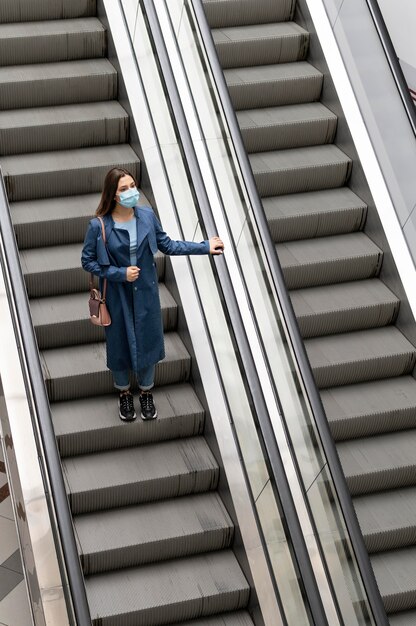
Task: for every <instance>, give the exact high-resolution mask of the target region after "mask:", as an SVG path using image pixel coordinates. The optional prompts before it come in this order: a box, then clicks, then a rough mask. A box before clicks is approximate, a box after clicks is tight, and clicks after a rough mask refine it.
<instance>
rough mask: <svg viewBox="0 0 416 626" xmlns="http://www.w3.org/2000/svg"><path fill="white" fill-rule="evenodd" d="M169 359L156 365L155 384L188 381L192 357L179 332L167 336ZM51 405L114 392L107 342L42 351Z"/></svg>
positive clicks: (166, 343) (166, 358)
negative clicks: (108, 365) (107, 356)
mask: <svg viewBox="0 0 416 626" xmlns="http://www.w3.org/2000/svg"><path fill="white" fill-rule="evenodd" d="M165 349H166V357H165V359H164V360H163V361H160V362H159V363H158V364H157V366H156V373H155V384H156V385H157V386H160V385H169V384H172V383H183V382H185V381H186V380H188V378H189V373H190V368H191V364H190V356H189V354H188V352H187V351H186V348H185V346H184V345H183V343H182V342H181V340H180V339H179V336H178V335H177V334H176V333H167V334H166V335H165ZM41 363H42V368H43V374H44V378H45V381H46V388H47V390H48V395H49V399H50V401H51V402H59V401H62V400H70V399H76V398H87V397H90V396H94V395H99V394H104V393H114V387H113V380H112V376H111V373H110V370H109V369H107V367H106V346H105V343H91V344H85V345H80V346H68V347H66V348H55V349H52V350H44V351H43V352H41Z"/></svg>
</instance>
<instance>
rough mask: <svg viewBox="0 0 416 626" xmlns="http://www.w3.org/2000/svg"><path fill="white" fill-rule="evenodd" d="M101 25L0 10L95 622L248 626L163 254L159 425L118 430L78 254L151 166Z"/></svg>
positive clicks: (7, 160)
mask: <svg viewBox="0 0 416 626" xmlns="http://www.w3.org/2000/svg"><path fill="white" fill-rule="evenodd" d="M95 16H96V3H95V0H77V1H74V0H64V1H63V2H59V3H49V2H33V1H31V0H20V1H13V2H2V3H1V6H0V110H1V112H0V165H1V168H2V170H3V174H4V178H5V183H6V187H7V192H8V198H9V202H10V208H11V214H12V220H13V224H14V228H15V232H16V238H17V241H18V245H19V250H20V260H21V267H22V270H23V273H24V277H25V282H26V287H27V292H28V296H29V299H30V307H31V313H32V319H33V324H34V327H35V331H36V335H37V339H38V345H39V349H40V353H41V362H42V368H43V375H44V379H45V382H46V387H47V391H48V396H49V400H50V403H51V410H52V417H53V423H54V428H55V433H56V437H57V441H58V446H59V450H60V453H61V458H62V465H63V469H64V477H65V482H66V486H67V493H68V498H69V502H70V506H71V510H72V514H73V516H74V527H75V531H76V539H77V545H78V549H79V554H80V558H81V563H82V567H83V571H84V575H85V583H86V591H87V597H88V602H89V607H90V612H91V618H92V623H93V624H97V625H98V624H104V623H105V624H107V625H114V626H116V625H118V624H133V623H134V624H143V625H146V626H150V625H152V624H154V625H156V624H167V623H170V624H173V623H182V622H183V621H185V620H195V619H196V620H197V621H195V622H194V621H192V622H191V621H187V623H189V624H191V623H195V624H197V623H198V624H199V623H201V624H202V623H204V624H206V623H209V624H212V626H214V625H217V624H218V625H220V624H222V625H225V624H226V625H227V626H237V625H239V626H249V625H252V624H253V622H252V619H251V617H250V615H249V613H248V612H247V610H246V609H247V607H248V603H249V596H250V586H249V584H248V582H247V580H246V578H245V576H244V574H243V572H242V570H241V568H240V565H239V563H238V561H237V559H236V557H235V555H234V553H233V551H232V544H233V538H234V525H233V522H232V519H231V517H230V514H229V513H228V512H227V509H226V508H225V505H224V503H223V502H222V500H221V498H220V495H219V493H218V485H219V480H220V467H219V464H218V462H217V461H216V459H215V457H214V454H213V453H212V451H211V450H210V448H209V446H208V444H207V442H206V440H205V438H204V434H203V433H204V418H205V415H204V408H203V406H202V404H201V402H200V400H199V399H198V397H197V394H196V392H195V390H194V388H193V387H192V385H191V383H190V380H189V379H190V371H191V356H190V354H189V352H188V351H187V349H186V348H185V345H184V344H183V342H182V340H181V338H180V337H179V334H178V332H177V321H178V305H177V303H176V302H175V300H174V298H173V297H172V295H171V293H170V292H169V290H168V288H167V287H166V285H165V284H164V277H165V260H164V258H163V256H162V255H158V256H157V259H156V261H157V271H158V276H159V280H160V297H161V304H162V313H163V323H164V330H165V347H166V359H165V360H164V361H163V362H161V363H160V364H159V365H158V366H157V370H156V385H157V389H156V391H155V394H154V395H155V402H156V404H157V407H158V413H159V417H158V419H157V420H156V421H154V422H151V423H145V422H142V421H141V420H137V421H136V422H134V423H133V424H129V425H126V424H123V423H121V422H120V420H119V418H118V415H117V402H116V397H115V396H114V393H113V388H112V380H111V376H110V374H109V372H108V370H107V369H106V367H105V344H104V341H103V339H104V337H103V334H102V333H101V330H100V329H98V328H96V327H93V326H92V325H91V324H90V322H89V320H88V319H86V307H87V293H86V287H87V282H88V278H87V276H86V274H85V272H83V270H82V269H81V267H80V253H81V247H82V241H83V237H84V233H85V229H86V225H87V224H88V221H89V219H90V218H91V216H92V215H93V214H94V211H95V209H96V207H97V204H98V200H99V191H100V188H101V185H102V181H103V178H104V175H105V173H106V172H107V171H108V169H110V168H111V167H114V166H121V167H125V168H127V169H128V170H130V171H131V172H132V173H133V174H135V175H136V177H137V179H138V180H139V181H140V178H141V173H142V170H143V163H141V162H140V160H139V158H138V156H137V154H136V152H135V151H134V150H133V148H132V147H131V145H130V144H129V139H130V135H129V116H128V114H127V113H126V111H125V110H124V108H123V107H122V106H121V105H120V103H119V102H118V100H117V97H118V87H119V85H118V76H117V71H116V69H115V67H114V66H113V65H112V64H111V63H110V61H109V60H108V58H106V54H107V36H106V31H105V29H104V27H103V25H102V23H101V22H100V21H99V20H98V19H97V18H96V17H95ZM141 198H142V200H141V203H142V204H147V201H146V198H145V197H144V194H142V196H141ZM112 394H113V395H112ZM198 618H206V619H202V620H201V621H198ZM207 620H208V621H207Z"/></svg>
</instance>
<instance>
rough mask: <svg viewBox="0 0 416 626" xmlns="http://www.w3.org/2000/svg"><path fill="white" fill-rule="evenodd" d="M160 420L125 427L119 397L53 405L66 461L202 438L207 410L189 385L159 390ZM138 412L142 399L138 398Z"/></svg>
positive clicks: (157, 388) (136, 422)
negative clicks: (114, 451)
mask: <svg viewBox="0 0 416 626" xmlns="http://www.w3.org/2000/svg"><path fill="white" fill-rule="evenodd" d="M153 397H154V400H155V404H156V406H157V413H158V417H157V419H156V420H152V421H148V422H145V421H143V420H142V419H140V418H137V419H136V420H135V421H134V422H132V423H131V424H128V425H127V424H125V423H124V422H122V421H121V420H120V418H119V416H118V406H117V397H116V395H115V394H114V395H110V396H100V397H92V398H84V399H82V400H71V401H70V402H58V403H54V404H52V405H51V410H52V420H53V425H54V430H55V434H56V438H57V441H58V447H59V452H60V454H61V456H62V457H66V456H74V455H77V454H89V453H91V452H98V451H104V450H110V449H115V448H123V447H128V446H136V445H141V444H146V443H152V442H155V441H164V440H167V439H176V438H177V437H191V436H193V435H200V434H201V433H202V430H203V427H204V415H205V413H204V409H203V407H202V405H201V403H200V401H199V400H198V397H197V395H196V394H195V391H194V389H193V388H192V387H191V385H190V384H189V383H184V384H178V385H168V386H166V387H156V388H155V389H154V391H153ZM135 404H136V407H137V408H138V398H137V396H135Z"/></svg>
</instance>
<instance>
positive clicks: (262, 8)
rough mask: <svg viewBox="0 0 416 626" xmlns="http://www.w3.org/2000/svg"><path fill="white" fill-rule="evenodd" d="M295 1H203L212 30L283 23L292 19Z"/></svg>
mask: <svg viewBox="0 0 416 626" xmlns="http://www.w3.org/2000/svg"><path fill="white" fill-rule="evenodd" d="M295 4H296V2H295V0H279V2H276V0H257V1H256V2H253V0H203V6H204V10H205V15H206V17H207V20H208V23H209V25H210V26H211V28H221V27H225V26H241V25H244V24H263V23H267V22H283V21H285V20H289V19H291V17H292V15H293V11H294V9H295Z"/></svg>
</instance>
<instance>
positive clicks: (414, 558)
mask: <svg viewBox="0 0 416 626" xmlns="http://www.w3.org/2000/svg"><path fill="white" fill-rule="evenodd" d="M371 564H372V566H373V569H374V573H375V575H376V578H377V582H378V585H379V589H380V593H381V596H382V598H383V600H384V605H385V607H386V610H387V612H388V613H389V612H396V611H406V610H407V609H410V608H413V607H414V605H415V604H416V591H415V589H416V548H414V547H412V548H406V549H405V550H397V551H395V552H392V553H389V552H387V553H385V554H375V555H374V556H372V557H371ZM390 623H391V622H390Z"/></svg>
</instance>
